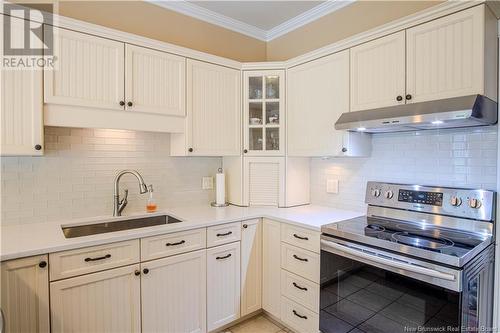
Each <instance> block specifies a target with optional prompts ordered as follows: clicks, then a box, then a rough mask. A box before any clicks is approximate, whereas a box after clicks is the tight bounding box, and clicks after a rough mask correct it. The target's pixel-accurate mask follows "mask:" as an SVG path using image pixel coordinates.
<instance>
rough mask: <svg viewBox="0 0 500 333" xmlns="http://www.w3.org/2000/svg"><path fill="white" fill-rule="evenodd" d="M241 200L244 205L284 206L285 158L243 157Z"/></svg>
mask: <svg viewBox="0 0 500 333" xmlns="http://www.w3.org/2000/svg"><path fill="white" fill-rule="evenodd" d="M243 189H244V192H243V201H244V203H245V205H246V206H275V207H278V206H279V207H284V206H285V158H284V157H245V158H244V165H243Z"/></svg>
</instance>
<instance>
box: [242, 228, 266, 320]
mask: <svg viewBox="0 0 500 333" xmlns="http://www.w3.org/2000/svg"><path fill="white" fill-rule="evenodd" d="M261 308H262V222H261V220H260V219H254V220H248V221H243V222H242V231H241V316H245V315H247V314H250V313H252V312H255V311H257V310H260V309H261Z"/></svg>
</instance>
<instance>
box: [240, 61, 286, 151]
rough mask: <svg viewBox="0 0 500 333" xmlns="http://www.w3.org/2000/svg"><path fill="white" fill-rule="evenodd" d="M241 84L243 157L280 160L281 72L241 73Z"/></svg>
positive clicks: (282, 141)
mask: <svg viewBox="0 0 500 333" xmlns="http://www.w3.org/2000/svg"><path fill="white" fill-rule="evenodd" d="M243 81H244V87H243V100H244V105H243V114H244V118H243V128H244V133H243V140H244V143H243V153H244V154H245V155H248V156H270V155H274V156H284V154H285V96H284V95H285V89H284V85H285V84H284V83H285V72H284V71H282V70H269V71H259V72H255V71H245V72H244V74H243Z"/></svg>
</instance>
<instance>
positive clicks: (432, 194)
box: [320, 182, 496, 333]
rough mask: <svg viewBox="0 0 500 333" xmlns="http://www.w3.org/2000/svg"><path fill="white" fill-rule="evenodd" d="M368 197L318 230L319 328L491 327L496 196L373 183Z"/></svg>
mask: <svg viewBox="0 0 500 333" xmlns="http://www.w3.org/2000/svg"><path fill="white" fill-rule="evenodd" d="M365 198H366V199H365V201H366V203H367V204H368V209H367V214H366V216H363V217H359V218H355V219H351V220H347V221H342V222H340V223H332V224H329V225H326V226H323V227H322V228H321V231H322V236H321V295H320V300H321V310H320V330H321V331H322V332H324V333H330V332H332V333H333V332H335V333H343V332H353V333H354V332H384V333H389V332H430V331H434V332H476V331H479V330H483V331H484V330H487V329H491V322H492V307H493V278H494V275H493V273H494V268H493V266H494V246H493V235H494V233H493V231H494V216H495V201H496V194H495V192H492V191H486V190H470V189H460V188H445V187H427V186H418V185H403V184H390V183H379V182H368V184H367V189H366V197H365Z"/></svg>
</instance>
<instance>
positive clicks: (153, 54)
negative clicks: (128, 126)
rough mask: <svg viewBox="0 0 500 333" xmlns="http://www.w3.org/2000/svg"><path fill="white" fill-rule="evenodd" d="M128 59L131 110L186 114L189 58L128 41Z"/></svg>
mask: <svg viewBox="0 0 500 333" xmlns="http://www.w3.org/2000/svg"><path fill="white" fill-rule="evenodd" d="M125 59H126V72H125V80H126V84H125V86H126V89H125V91H126V93H125V96H126V107H127V110H130V111H139V112H149V113H157V114H163V115H170V116H181V117H182V116H184V115H185V113H186V112H185V94H186V85H185V80H186V58H184V57H179V56H176V55H173V54H169V53H165V52H160V51H155V50H151V49H147V48H144V47H139V46H134V45H129V44H127V45H126V57H125ZM129 103H130V104H129Z"/></svg>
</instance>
